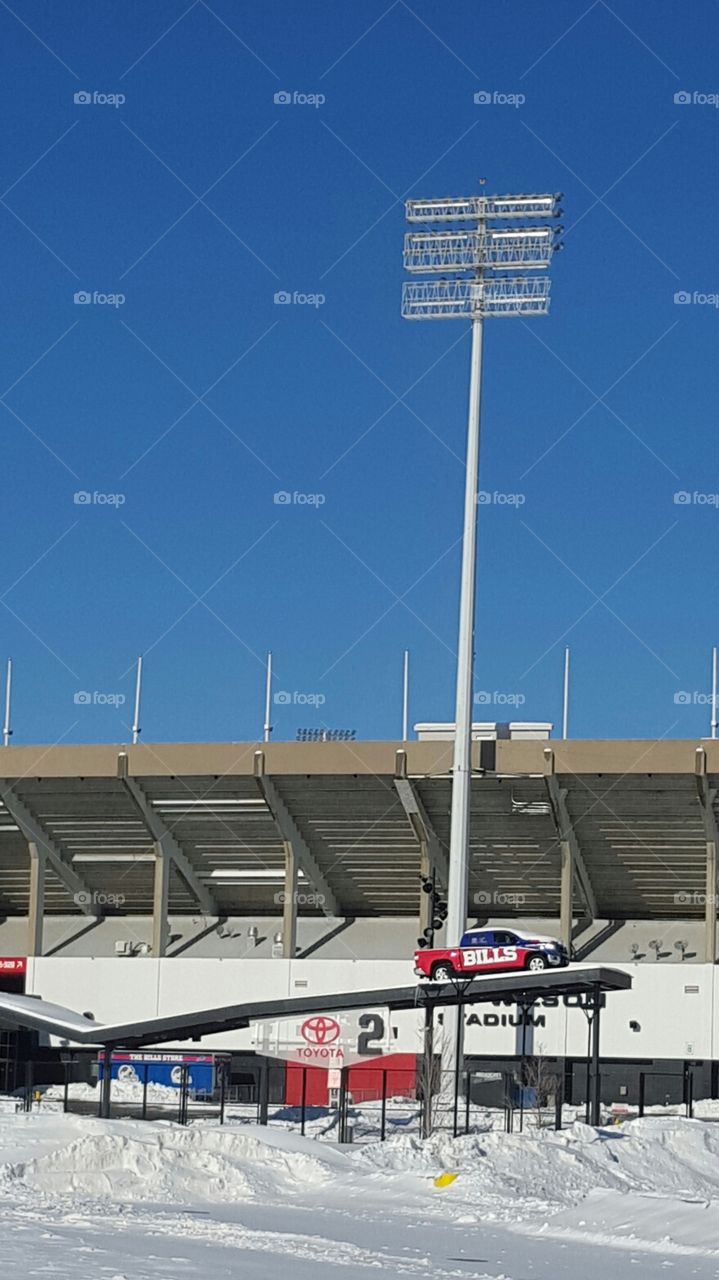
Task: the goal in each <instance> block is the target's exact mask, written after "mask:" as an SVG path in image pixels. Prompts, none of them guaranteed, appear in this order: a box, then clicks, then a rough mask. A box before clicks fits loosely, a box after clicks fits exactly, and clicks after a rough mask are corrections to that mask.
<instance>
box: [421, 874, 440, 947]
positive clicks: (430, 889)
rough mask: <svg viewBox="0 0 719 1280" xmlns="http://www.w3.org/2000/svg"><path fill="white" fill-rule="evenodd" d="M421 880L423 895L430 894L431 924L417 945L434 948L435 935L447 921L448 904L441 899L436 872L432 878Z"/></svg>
mask: <svg viewBox="0 0 719 1280" xmlns="http://www.w3.org/2000/svg"><path fill="white" fill-rule="evenodd" d="M421 879H422V893H426V894H428V895H429V898H430V903H429V921H430V922H429V925H428V927H427V928H426V929H425V930H424V931H423V935H422V937H421V938H418V939H417V945H418V946H419V947H432V946H434V935H435V933H436V932H437V930H438V929H441V928H442V926H443V924H444V922H445V920H446V919H447V903H446V902H445V901H444V900H443V899H442V898H441V897H440V893H439V890H438V888H437V873H436V872H435V871H433V872H432V876H431V878H430V877H429V876H423V877H422V878H421Z"/></svg>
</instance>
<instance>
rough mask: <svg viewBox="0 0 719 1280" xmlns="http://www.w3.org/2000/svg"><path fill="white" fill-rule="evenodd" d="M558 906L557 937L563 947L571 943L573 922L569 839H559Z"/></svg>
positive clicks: (572, 866)
mask: <svg viewBox="0 0 719 1280" xmlns="http://www.w3.org/2000/svg"><path fill="white" fill-rule="evenodd" d="M559 855H560V907H559V937H560V939H561V941H562V942H563V943H564V945H565V947H567V948H569V947H571V945H572V924H573V923H574V906H573V890H574V855H573V853H572V846H571V844H570V842H569V840H562V841H560V845H559Z"/></svg>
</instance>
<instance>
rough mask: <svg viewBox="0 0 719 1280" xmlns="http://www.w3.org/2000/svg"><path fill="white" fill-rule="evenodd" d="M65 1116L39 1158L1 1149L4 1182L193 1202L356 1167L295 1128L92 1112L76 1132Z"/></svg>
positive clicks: (280, 1191)
mask: <svg viewBox="0 0 719 1280" xmlns="http://www.w3.org/2000/svg"><path fill="white" fill-rule="evenodd" d="M33 1119H35V1120H36V1121H38V1122H39V1121H42V1120H43V1119H45V1120H47V1121H48V1122H49V1123H50V1124H52V1121H53V1117H51V1116H48V1117H39V1116H36V1117H33ZM59 1119H60V1117H58V1118H57V1119H55V1130H56V1140H55V1141H52V1139H51V1137H50V1133H49V1132H48V1133H47V1134H46V1140H45V1142H44V1144H43V1147H44V1149H41V1150H40V1151H39V1153H38V1154H37V1155H35V1156H33V1157H32V1158H31V1159H28V1160H17V1159H13V1158H10V1159H7V1160H5V1161H4V1162H1V1161H2V1150H1V1149H0V1188H2V1187H4V1188H9V1187H13V1186H17V1184H18V1183H20V1184H22V1185H23V1186H24V1187H29V1188H31V1189H32V1190H33V1191H36V1192H39V1193H42V1194H44V1195H51V1196H54V1195H80V1196H87V1197H92V1198H97V1197H107V1198H109V1199H112V1200H122V1201H142V1200H145V1201H148V1200H150V1201H167V1202H170V1203H175V1204H187V1203H194V1202H198V1201H212V1202H217V1201H237V1200H251V1199H254V1198H256V1197H259V1198H263V1199H264V1198H268V1197H270V1198H273V1199H275V1198H282V1197H284V1196H286V1195H287V1194H288V1193H290V1194H291V1193H293V1192H297V1191H298V1190H300V1189H304V1190H307V1189H308V1188H320V1187H322V1186H325V1185H327V1184H328V1183H330V1182H331V1181H333V1179H334V1178H335V1177H336V1176H337V1172H338V1165H339V1169H341V1171H342V1172H345V1173H347V1172H349V1166H348V1163H347V1159H346V1157H345V1156H343V1155H342V1153H340V1152H336V1151H331V1150H330V1151H328V1150H327V1149H326V1148H324V1147H319V1146H318V1145H317V1144H316V1143H313V1142H312V1141H311V1140H310V1139H304V1138H300V1137H298V1136H296V1135H294V1134H287V1133H279V1134H274V1133H268V1131H267V1130H263V1129H255V1128H252V1127H250V1126H247V1127H245V1126H243V1127H242V1129H241V1130H238V1129H230V1128H224V1129H223V1128H219V1127H216V1128H210V1127H202V1128H178V1127H176V1126H174V1125H166V1124H158V1125H150V1124H147V1123H143V1122H142V1121H128V1120H125V1121H105V1122H102V1121H94V1120H90V1119H87V1120H85V1122H84V1128H83V1130H82V1131H81V1132H80V1133H79V1134H78V1135H77V1136H76V1135H75V1134H72V1132H71V1134H70V1135H68V1133H67V1132H66V1131H65V1132H64V1133H63V1127H62V1126H61V1125H59V1124H58V1121H59ZM63 1119H64V1117H63ZM73 1129H75V1126H73ZM68 1138H69V1139H70V1140H68Z"/></svg>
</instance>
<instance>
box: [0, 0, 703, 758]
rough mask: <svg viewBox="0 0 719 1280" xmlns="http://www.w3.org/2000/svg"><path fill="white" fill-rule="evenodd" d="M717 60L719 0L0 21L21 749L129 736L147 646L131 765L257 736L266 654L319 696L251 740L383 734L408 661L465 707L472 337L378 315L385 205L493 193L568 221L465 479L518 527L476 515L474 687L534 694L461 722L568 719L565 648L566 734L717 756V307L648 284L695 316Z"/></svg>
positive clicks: (385, 279)
mask: <svg viewBox="0 0 719 1280" xmlns="http://www.w3.org/2000/svg"><path fill="white" fill-rule="evenodd" d="M718 37H719V22H718V20H717V11H716V6H715V5H714V4H711V3H709V0H696V2H695V3H694V4H692V6H691V10H690V13H689V11H687V9H686V7H685V6H683V5H680V4H679V3H676V2H675V3H668V2H667V0H659V2H658V3H655V4H653V5H651V6H647V5H646V4H642V3H639V2H638V0H631V2H629V0H615V2H614V3H613V4H612V6H610V5H608V4H605V3H603V0H597V3H594V4H591V5H588V6H587V7H586V9H585V7H584V4H583V3H582V2H581V0H580V2H579V3H578V2H577V0H572V2H571V3H570V2H569V0H557V3H554V4H552V5H545V4H537V3H535V2H532V0H512V3H509V0H482V2H479V0H456V2H455V3H454V4H452V5H449V6H448V5H445V4H440V3H438V0H411V3H409V4H407V3H404V0H396V2H395V3H392V4H387V3H386V0H363V3H361V4H348V3H342V4H340V3H337V2H336V0H272V2H270V3H254V4H251V3H247V4H239V3H236V2H234V0H211V3H210V4H209V5H208V4H205V3H203V0H197V3H192V4H190V5H189V6H188V4H187V3H186V0H153V3H152V4H148V3H146V2H141V0H121V2H120V0H117V2H116V3H109V2H108V0H92V3H91V2H90V0H82V3H80V2H78V0H68V2H67V3H64V4H62V5H58V4H56V3H52V2H51V0H13V4H12V6H10V5H9V4H5V3H3V2H2V0H0V45H1V48H2V54H1V57H2V78H1V81H0V101H1V103H2V114H3V120H4V128H3V134H2V142H1V144H0V145H1V147H2V184H3V186H2V191H3V193H4V194H3V195H2V201H1V203H0V224H1V227H2V236H1V239H0V252H1V254H2V288H0V308H2V332H3V342H2V344H1V346H0V365H1V369H0V381H1V389H2V404H0V423H1V428H2V458H3V481H2V503H1V504H0V536H1V537H2V547H3V556H2V575H1V585H0V599H1V601H2V605H3V607H2V609H1V610H0V658H2V659H3V660H4V658H5V657H7V656H8V655H11V656H12V657H13V659H14V662H15V703H14V727H15V738H14V741H15V742H17V743H22V742H55V741H60V740H62V741H68V742H74V741H77V742H80V741H121V740H126V738H127V735H128V728H129V724H130V722H131V700H132V683H133V677H132V673H131V670H130V669H131V667H132V665H133V664H134V662H135V659H136V657H137V655H138V654H139V653H143V654H144V655H145V662H146V668H145V669H146V679H145V696H144V706H143V717H142V723H143V731H144V734H143V736H144V737H145V738H146V739H147V740H148V741H152V740H158V741H159V740H181V741H187V740H208V739H213V740H214V739H232V740H242V739H247V738H252V737H253V736H255V735H257V734H258V733H259V732H260V729H261V723H262V703H263V670H262V662H263V660H264V653H265V651H266V650H267V649H268V648H271V649H272V650H273V651H274V654H275V667H276V682H275V688H276V690H277V691H286V692H288V693H290V694H292V695H293V696H294V695H296V694H299V695H300V696H301V698H304V697H305V696H306V695H321V697H323V698H324V699H325V702H324V704H323V705H320V706H319V707H317V706H313V705H311V704H308V703H307V702H302V701H299V702H298V701H296V700H295V701H293V702H291V703H290V704H289V705H277V706H275V708H274V715H273V719H274V724H275V733H276V736H277V737H280V738H293V737H294V736H295V732H296V729H297V728H298V727H299V726H312V725H320V724H324V725H329V726H332V727H344V726H347V727H351V728H355V729H356V730H357V731H358V736H360V737H363V738H372V737H377V738H382V737H393V736H396V735H397V734H398V731H399V726H400V695H401V659H402V651H403V649H404V648H405V647H408V648H409V649H410V650H411V655H412V707H411V712H412V719H413V720H423V719H449V718H451V716H452V714H453V682H454V666H455V660H454V638H455V633H456V622H457V606H458V577H459V543H458V539H459V535H460V529H461V503H462V488H463V474H462V465H461V459H462V457H463V453H464V442H465V418H466V393H467V373H468V355H469V342H468V331H467V326H466V325H465V324H464V322H453V323H446V324H426V325H419V324H409V323H407V322H406V321H403V320H402V319H401V317H400V308H399V303H400V290H401V282H402V266H401V249H402V237H403V233H404V208H403V200H404V197H405V196H406V195H407V194H411V195H417V196H432V195H445V194H452V195H465V194H470V193H472V192H474V191H476V190H478V189H479V188H478V183H479V180H480V179H481V178H483V179H485V181H486V185H485V187H484V188H483V189H484V190H485V191H486V192H488V193H491V192H495V191H496V192H506V191H519V192H521V191H529V192H532V191H545V190H546V191H563V192H564V193H565V198H564V210H565V214H564V218H563V222H564V225H565V227H566V228H567V235H566V248H565V251H564V252H563V253H562V254H561V255H559V256H558V257H557V258H556V259H555V262H554V267H553V304H552V311H551V314H550V316H549V317H548V318H546V319H541V320H534V321H531V322H527V323H524V322H522V321H518V320H511V321H499V320H498V321H495V322H493V323H489V324H488V326H487V329H488V332H487V341H486V349H485V350H486V365H485V368H486V381H485V395H484V406H483V445H482V465H481V485H482V488H483V489H485V490H488V491H491V492H494V491H495V490H496V491H497V492H500V493H505V494H506V493H509V494H521V495H523V499H524V500H523V502H522V504H521V505H515V506H510V505H507V504H505V505H498V504H494V503H493V504H491V505H489V506H486V507H483V508H482V509H481V511H480V544H479V545H480V563H479V574H478V584H479V607H478V626H477V651H478V652H477V677H476V687H477V690H478V691H481V690H486V691H488V692H490V693H491V694H492V695H493V694H494V693H495V691H497V692H498V693H500V694H501V695H503V696H505V695H521V697H522V698H523V699H524V702H522V703H519V705H518V707H517V709H516V710H515V709H514V708H513V707H511V705H510V706H509V710H508V709H507V705H508V704H501V703H494V704H490V705H488V706H479V707H478V711H477V715H478V718H488V719H494V718H499V719H505V718H522V719H525V718H526V719H545V718H546V719H550V720H553V721H554V722H555V723H556V722H557V721H558V720H559V717H560V697H561V666H562V649H563V645H564V643H567V642H568V643H570V644H571V646H572V653H573V665H574V679H573V708H572V711H573V714H572V726H571V729H572V734H573V736H579V737H594V736H597V737H612V736H636V737H651V736H660V735H666V736H669V737H675V736H676V737H691V736H693V735H700V734H702V733H706V732H707V731H708V721H709V713H708V710H707V707H706V705H705V704H703V703H702V701H701V699H702V698H703V697H704V696H705V695H706V693H707V690H708V683H709V656H710V649H711V645H712V644H713V643H719V578H718V575H717V572H716V562H717V547H718V545H719V539H718V533H719V509H718V507H717V503H718V502H719V498H715V497H714V495H716V494H717V493H719V466H717V425H718V424H717V409H716V404H717V381H718V379H719V362H718V361H717V337H718V334H719V309H717V307H716V306H714V305H712V304H711V303H710V302H694V301H692V302H691V303H689V304H686V305H677V304H676V303H675V301H674V295H675V293H676V292H678V291H682V290H686V291H688V292H689V293H690V294H691V295H693V294H694V293H695V291H696V293H697V294H698V295H701V296H704V295H708V294H709V295H710V294H713V293H717V292H719V265H718V264H717V254H716V209H717V198H718V192H717V172H718V168H717V149H718V148H717V139H718V135H719V111H718V110H717V108H716V107H715V106H713V105H711V103H710V102H709V101H705V100H703V99H702V95H712V94H716V93H717V92H719V73H717V42H718ZM480 90H485V91H488V92H490V93H491V94H493V95H495V94H498V95H502V94H510V95H511V94H514V95H518V94H521V95H523V96H524V98H525V99H526V101H525V102H523V103H522V104H521V105H519V106H513V105H506V104H501V103H500V102H493V103H492V104H490V105H476V104H475V102H474V94H475V93H476V92H478V91H480ZM283 91H284V92H289V93H290V94H292V95H295V94H299V95H323V96H324V98H325V99H326V100H325V101H324V102H323V103H321V105H312V104H311V103H310V102H301V101H298V102H292V103H290V104H289V105H287V104H282V103H280V104H276V103H275V101H274V95H275V94H276V93H278V92H283ZM681 91H686V92H688V94H689V95H690V96H691V98H692V101H690V102H688V103H681V102H680V103H675V101H674V95H675V94H676V93H678V92H681ZM78 93H89V94H90V95H91V96H92V95H124V98H125V101H124V102H122V103H121V104H120V105H117V106H116V105H112V102H103V101H92V102H90V103H84V102H82V101H80V102H76V101H75V100H74V99H75V95H76V94H78ZM697 95H698V97H697ZM695 98H696V100H694V99H695ZM83 290H84V291H89V292H90V293H91V294H92V293H93V292H94V293H97V294H100V295H112V294H115V295H117V294H122V295H124V297H125V301H124V302H123V303H122V304H121V305H117V306H113V305H112V304H110V303H104V304H103V303H101V302H91V303H89V304H86V305H82V304H77V303H75V302H74V295H75V293H77V292H79V291H83ZM283 290H284V291H289V292H290V293H294V292H298V293H300V294H304V295H308V294H314V295H317V294H321V295H324V297H325V301H324V303H323V304H322V305H319V306H313V305H311V304H305V305H301V304H298V303H292V304H290V305H284V306H283V305H277V304H275V302H274V295H275V292H277V291H283ZM599 397H604V399H603V400H599V399H598V398H599ZM277 491H286V492H288V493H290V494H292V495H294V494H295V493H297V494H302V495H307V494H309V495H316V494H321V495H322V496H323V499H324V500H323V502H322V505H317V504H311V503H299V502H296V501H294V500H293V501H292V502H290V503H289V504H277V503H276V502H275V501H274V495H275V493H276V492H277ZM677 491H685V492H687V493H688V494H689V495H690V497H691V501H689V502H685V503H679V504H678V503H676V502H675V501H674V494H675V493H676V492H677ZM695 491H696V492H697V493H698V494H699V495H702V497H708V498H709V501H695V500H694V493H695ZM76 492H85V493H89V494H91V495H95V494H96V493H97V494H100V495H108V494H109V495H118V494H119V495H122V498H123V502H122V505H112V504H111V503H108V502H104V503H100V502H96V501H94V500H93V501H91V502H90V503H84V504H78V503H76V502H75V501H74V495H75V493H76ZM712 499H713V501H712ZM81 690H82V691H87V692H89V693H91V694H93V695H95V694H98V693H99V694H100V695H106V694H112V695H115V694H121V695H124V697H125V698H126V699H127V701H126V703H125V705H124V706H120V707H119V708H117V707H114V706H112V705H107V704H104V705H103V704H101V703H98V702H97V700H95V701H94V703H92V704H91V705H77V704H76V703H75V701H74V699H75V695H76V693H77V692H78V691H81ZM678 691H686V692H687V693H688V694H690V695H691V699H690V701H689V703H688V704H686V705H682V704H677V703H675V695H676V694H677V692H678ZM695 695H696V696H695Z"/></svg>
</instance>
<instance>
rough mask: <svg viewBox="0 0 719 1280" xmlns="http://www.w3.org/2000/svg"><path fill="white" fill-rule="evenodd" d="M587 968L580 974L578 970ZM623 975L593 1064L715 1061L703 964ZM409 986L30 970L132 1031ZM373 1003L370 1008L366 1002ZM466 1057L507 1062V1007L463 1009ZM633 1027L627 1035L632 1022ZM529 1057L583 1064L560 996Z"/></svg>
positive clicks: (264, 972)
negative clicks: (217, 1013)
mask: <svg viewBox="0 0 719 1280" xmlns="http://www.w3.org/2000/svg"><path fill="white" fill-rule="evenodd" d="M582 967H586V966H582ZM615 967H616V968H621V969H624V970H625V971H626V972H627V973H629V974H631V976H632V978H633V981H634V986H633V989H632V990H631V991H626V992H617V993H616V994H610V995H608V996H607V1003H606V1008H605V1009H604V1010H603V1013H602V1057H603V1058H622V1059H642V1058H655V1059H656V1058H660V1059H684V1058H693V1059H714V1060H719V1016H718V1014H719V1009H718V1008H717V1004H718V1002H719V978H717V968H716V967H715V966H712V965H699V964H692V965H668V966H661V965H656V966H655V965H617V966H615ZM414 981H415V978H414V975H413V972H412V963H411V961H404V960H403V961H386V960H385V961H373V960H333V961H322V960H292V961H290V960H279V959H275V960H234V959H228V960H219V959H207V960H196V959H183V958H181V957H179V958H175V959H164V960H153V959H152V958H149V957H148V958H143V959H136V960H130V961H122V960H117V959H114V958H97V959H87V958H73V959H64V958H61V957H37V958H31V959H29V960H28V971H27V985H26V990H27V992H28V993H29V994H34V995H38V996H42V997H43V998H44V999H46V1000H49V1001H53V1002H55V1003H57V1004H62V1005H66V1006H69V1007H71V1008H73V1009H75V1010H76V1011H78V1012H81V1013H85V1012H91V1013H92V1014H93V1015H94V1016H95V1017H96V1018H97V1019H99V1020H101V1021H103V1022H105V1021H107V1022H123V1021H127V1022H132V1021H134V1020H140V1019H143V1018H151V1017H156V1016H165V1015H170V1014H178V1013H183V1012H195V1011H197V1010H200V1009H207V1008H217V1007H220V1006H223V1005H230V1004H242V1003H244V1002H246V1001H247V1002H249V1001H258V1000H270V999H273V998H281V999H285V998H287V997H292V996H309V995H312V994H318V995H319V994H327V993H334V992H342V991H360V990H368V991H370V990H377V989H379V988H381V987H392V986H405V985H407V984H411V983H413V982H414ZM368 1003H369V1004H371V1002H368ZM467 1019H468V1021H467V1035H466V1051H467V1053H469V1054H471V1055H476V1056H481V1057H487V1056H494V1055H497V1056H501V1057H507V1056H512V1055H514V1054H516V1053H517V1052H519V1050H520V1048H521V1038H522V1027H521V1018H520V1013H519V1010H518V1009H517V1008H516V1007H509V1006H505V1005H501V1004H497V1005H494V1004H492V1005H474V1006H472V1007H471V1008H469V1009H468V1011H467ZM632 1023H633V1024H635V1027H636V1028H637V1029H633V1028H632V1026H631V1025H630V1024H632ZM419 1028H420V1015H415V1014H414V1013H413V1012H410V1013H400V1014H396V1015H394V1016H393V1018H392V1032H391V1043H392V1048H393V1051H394V1052H396V1053H416V1052H418V1051H419V1045H420V1038H419ZM254 1043H255V1040H254V1036H253V1032H252V1030H251V1029H245V1030H237V1031H233V1032H230V1033H223V1034H221V1035H217V1036H208V1037H206V1038H205V1039H204V1040H203V1041H202V1044H203V1047H205V1048H207V1049H225V1050H235V1051H239V1050H248V1049H251V1048H252V1047H253V1045H254ZM525 1047H526V1050H527V1052H528V1053H540V1052H541V1053H543V1054H546V1055H547V1056H551V1057H554V1056H557V1057H565V1056H571V1057H583V1056H584V1055H585V1054H586V1049H587V1022H586V1018H585V1016H584V1014H583V1012H582V1010H581V1009H579V1008H576V1007H572V1005H571V1001H569V1002H567V1001H564V1000H563V999H562V998H561V997H560V998H558V999H557V1000H556V1001H555V1002H553V1003H549V1004H545V1005H537V1006H536V1007H535V1009H534V1010H533V1012H532V1016H531V1019H530V1021H529V1023H528V1025H527V1029H526V1035H525Z"/></svg>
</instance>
